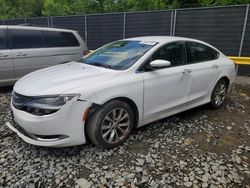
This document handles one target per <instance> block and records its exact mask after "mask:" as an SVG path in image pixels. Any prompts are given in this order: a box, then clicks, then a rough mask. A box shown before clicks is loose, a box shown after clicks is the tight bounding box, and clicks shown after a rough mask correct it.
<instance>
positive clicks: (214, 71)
mask: <svg viewBox="0 0 250 188" xmlns="http://www.w3.org/2000/svg"><path fill="white" fill-rule="evenodd" d="M186 47H187V54H188V58H187V63H188V65H187V69H190V73H189V74H190V75H191V76H192V86H191V89H190V93H189V101H190V102H191V103H192V102H193V103H195V102H199V101H201V100H203V99H205V98H206V97H207V96H208V95H210V92H211V91H212V89H213V88H212V87H213V86H214V84H215V82H216V80H217V77H218V75H219V69H218V65H219V60H218V56H219V53H218V52H217V51H216V50H214V49H212V48H211V47H209V46H207V45H205V44H201V43H198V42H186Z"/></svg>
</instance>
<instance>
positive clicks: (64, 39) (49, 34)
mask: <svg viewBox="0 0 250 188" xmlns="http://www.w3.org/2000/svg"><path fill="white" fill-rule="evenodd" d="M44 40H45V45H46V46H47V47H72V46H79V45H80V44H79V42H78V40H77V39H76V37H75V36H74V35H73V33H70V32H59V31H45V35H44Z"/></svg>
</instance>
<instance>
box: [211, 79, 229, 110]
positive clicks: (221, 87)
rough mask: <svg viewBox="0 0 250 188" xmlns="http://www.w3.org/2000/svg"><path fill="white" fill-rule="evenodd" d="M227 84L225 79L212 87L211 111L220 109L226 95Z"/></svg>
mask: <svg viewBox="0 0 250 188" xmlns="http://www.w3.org/2000/svg"><path fill="white" fill-rule="evenodd" d="M227 88H228V83H227V81H226V80H225V79H220V80H219V81H218V82H217V83H216V85H215V86H214V89H213V92H212V95H211V102H210V106H211V107H212V108H213V109H218V108H221V106H222V105H223V103H224V102H225V98H226V95H227Z"/></svg>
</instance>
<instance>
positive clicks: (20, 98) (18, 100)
mask: <svg viewBox="0 0 250 188" xmlns="http://www.w3.org/2000/svg"><path fill="white" fill-rule="evenodd" d="M33 98H34V97H28V96H24V95H20V94H18V93H15V92H14V93H13V95H12V104H13V106H14V107H15V108H16V109H19V110H22V107H23V104H24V103H26V102H28V101H30V100H32V99H33Z"/></svg>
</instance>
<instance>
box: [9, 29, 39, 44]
mask: <svg viewBox="0 0 250 188" xmlns="http://www.w3.org/2000/svg"><path fill="white" fill-rule="evenodd" d="M11 33H12V42H11V46H12V49H23V48H42V47H43V36H42V32H41V31H39V30H26V29H12V30H11Z"/></svg>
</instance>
